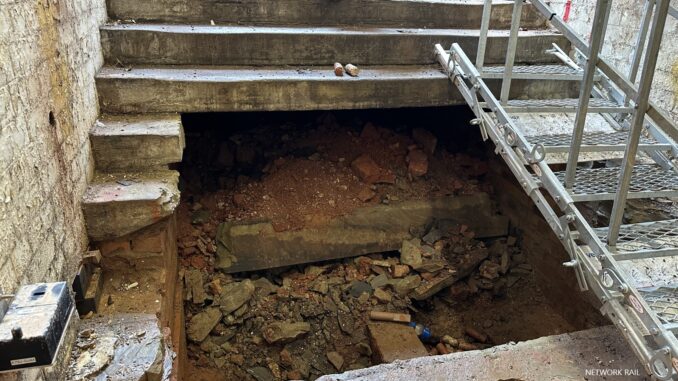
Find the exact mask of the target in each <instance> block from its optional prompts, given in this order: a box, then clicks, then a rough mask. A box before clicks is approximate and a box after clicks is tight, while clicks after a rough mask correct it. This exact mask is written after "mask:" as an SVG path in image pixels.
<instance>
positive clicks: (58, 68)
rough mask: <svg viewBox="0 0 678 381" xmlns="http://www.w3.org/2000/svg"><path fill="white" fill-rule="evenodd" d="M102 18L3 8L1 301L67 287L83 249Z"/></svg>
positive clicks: (47, 5) (102, 11)
mask: <svg viewBox="0 0 678 381" xmlns="http://www.w3.org/2000/svg"><path fill="white" fill-rule="evenodd" d="M105 19H106V8H105V1H104V0H0V293H11V292H13V291H14V290H15V289H16V288H17V286H18V285H20V284H28V283H34V282H41V281H55V280H70V279H72V277H73V275H74V273H75V270H76V266H77V264H78V263H79V261H80V258H81V256H82V254H83V253H84V252H85V251H86V250H87V234H86V230H85V226H84V222H83V217H82V212H81V210H80V199H81V197H82V194H83V191H84V189H85V186H86V184H87V179H88V176H89V175H90V174H91V172H92V164H91V163H92V160H91V154H90V149H89V140H88V131H89V129H90V127H91V126H92V125H93V123H94V121H95V119H96V117H97V114H98V106H97V97H96V89H95V84H94V74H95V72H96V71H97V70H98V68H99V67H100V66H101V64H102V61H103V58H102V55H101V49H100V43H99V31H98V27H99V25H101V23H103V22H104V21H105ZM47 378H51V377H48V375H47V373H44V372H42V371H27V372H23V373H21V374H9V375H0V380H6V379H12V380H13V379H17V380H23V379H26V380H33V379H47Z"/></svg>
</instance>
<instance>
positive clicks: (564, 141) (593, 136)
mask: <svg viewBox="0 0 678 381" xmlns="http://www.w3.org/2000/svg"><path fill="white" fill-rule="evenodd" d="M527 139H528V140H529V141H530V142H531V143H541V144H543V145H544V146H568V147H569V146H570V143H571V141H572V135H571V134H553V135H535V136H529V137H528V138H527ZM627 140H628V132H624V131H619V132H584V135H583V139H582V144H583V145H625V144H626V142H627ZM640 144H657V141H656V140H655V139H653V138H651V137H646V136H641V138H640Z"/></svg>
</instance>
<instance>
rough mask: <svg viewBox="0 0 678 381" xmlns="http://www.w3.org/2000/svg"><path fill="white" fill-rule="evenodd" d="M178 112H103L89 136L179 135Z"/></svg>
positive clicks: (179, 120) (179, 119)
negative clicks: (120, 113) (136, 113)
mask: <svg viewBox="0 0 678 381" xmlns="http://www.w3.org/2000/svg"><path fill="white" fill-rule="evenodd" d="M181 134H182V133H181V117H180V116H179V114H138V115H134V114H124V115H111V114H104V115H101V116H100V117H99V120H97V122H96V123H95V124H94V127H93V128H92V130H91V131H90V135H91V136H95V137H107V136H138V135H154V136H180V135H181Z"/></svg>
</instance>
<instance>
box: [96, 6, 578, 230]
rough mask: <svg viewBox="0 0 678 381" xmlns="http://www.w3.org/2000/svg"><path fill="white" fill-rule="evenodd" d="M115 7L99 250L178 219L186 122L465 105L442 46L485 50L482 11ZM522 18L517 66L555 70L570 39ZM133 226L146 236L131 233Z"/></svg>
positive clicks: (495, 44)
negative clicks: (437, 53)
mask: <svg viewBox="0 0 678 381" xmlns="http://www.w3.org/2000/svg"><path fill="white" fill-rule="evenodd" d="M107 3H108V13H109V17H110V23H109V24H107V25H105V26H103V27H102V28H101V41H102V46H103V52H104V58H105V66H104V67H103V68H102V69H101V71H100V72H99V73H98V74H97V77H96V81H97V88H98V92H99V99H100V104H101V110H102V112H103V113H104V115H103V116H102V118H101V121H100V123H98V124H97V126H95V127H94V128H93V130H92V132H91V143H92V149H93V153H94V157H95V162H96V168H97V171H98V172H99V174H98V175H97V176H95V180H94V183H93V184H92V186H91V187H90V189H89V190H88V192H87V194H86V196H85V203H84V211H85V217H86V219H87V223H88V226H89V229H90V237H91V238H92V239H93V240H102V239H111V238H115V237H117V236H120V235H122V234H128V233H129V232H130V230H131V229H140V228H143V227H144V225H146V224H150V223H153V221H157V220H158V219H161V218H163V217H165V216H166V215H168V214H171V213H172V212H173V209H174V206H176V203H177V201H178V192H177V191H176V175H175V174H170V173H169V172H167V169H166V167H167V164H169V163H173V162H177V161H180V160H181V151H182V149H183V144H184V143H183V134H182V128H181V123H180V121H179V117H178V116H177V115H176V113H179V112H218V111H271V110H317V109H353V108H376V107H380V108H392V107H419V106H442V105H451V104H465V102H464V100H463V99H462V97H461V95H460V94H459V93H458V92H457V91H456V90H455V89H454V88H453V87H451V86H449V83H448V82H447V77H446V76H445V75H444V74H443V73H442V72H441V71H440V69H439V67H438V65H436V62H435V57H434V54H433V46H434V44H435V43H442V44H444V45H449V44H451V43H452V42H458V43H460V44H461V45H462V46H464V48H465V49H467V50H468V51H474V50H475V46H476V44H477V40H478V35H479V32H478V29H479V26H480V19H481V14H482V8H483V7H482V2H481V1H474V2H469V1H468V0H449V1H440V0H435V1H434V0H430V1H423V0H403V1H401V0H397V1H396V0H371V1H367V0H279V1H269V0H248V1H245V2H241V1H225V0H156V1H146V2H139V1H133V0H109V1H108V2H107ZM496 3H497V5H496V6H495V7H493V11H492V28H493V29H492V30H491V31H490V34H489V36H490V37H489V40H488V48H487V52H488V54H487V57H486V63H487V64H490V65H491V64H501V63H502V62H503V61H504V55H505V51H506V45H507V41H508V30H507V28H508V27H509V26H510V19H511V11H512V3H510V2H506V1H497V2H496ZM523 13H524V14H523V19H524V20H526V21H525V24H524V25H526V26H527V27H528V30H525V31H522V32H520V39H519V42H518V52H519V54H518V57H517V63H531V64H536V63H540V64H548V63H551V62H555V57H552V56H549V55H546V54H543V52H544V50H545V49H548V48H550V47H551V45H552V43H558V44H560V45H561V46H564V47H566V46H567V43H566V40H565V38H563V36H561V35H559V34H557V33H554V32H552V31H550V30H547V29H546V28H545V24H546V23H545V20H543V19H541V18H539V17H538V16H537V14H536V12H535V11H534V10H533V9H532V8H531V7H525V8H524V12H523ZM552 59H553V60H552ZM334 62H342V63H344V64H347V63H353V64H356V65H358V66H359V67H360V69H361V72H360V75H359V76H358V77H349V76H343V77H336V76H335V75H334V72H333V70H332V69H333V68H332V65H333V63H334ZM493 85H494V86H497V88H498V86H499V81H495V82H494V84H493ZM512 93H513V96H514V97H516V98H517V97H524V96H529V97H530V98H531V99H535V98H552V97H557V98H564V97H574V96H576V95H577V84H576V83H575V82H564V81H555V80H541V81H527V80H521V79H516V80H514V82H513V86H512ZM159 179H160V180H159ZM130 181H131V183H130ZM163 184H164V185H163ZM127 213H131V217H133V223H131V224H128V225H127V226H119V224H122V223H123V221H124V218H123V216H124V215H126V214H127Z"/></svg>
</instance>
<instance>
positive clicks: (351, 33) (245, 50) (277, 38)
mask: <svg viewBox="0 0 678 381" xmlns="http://www.w3.org/2000/svg"><path fill="white" fill-rule="evenodd" d="M478 36H479V31H478V30H477V29H475V30H474V29H392V28H360V29H358V28H355V27H351V28H337V27H312V28H310V27H268V26H264V27H253V26H211V25H171V24H118V25H106V26H103V27H102V28H101V43H102V46H103V51H104V58H105V60H106V61H107V62H109V63H111V64H120V63H122V64H124V65H145V64H149V65H153V64H168V65H331V64H333V63H334V62H342V63H344V64H346V63H354V64H358V65H414V64H434V63H435V62H436V61H435V57H434V55H433V53H432V52H433V47H434V45H435V44H437V43H440V44H443V45H444V46H450V45H451V44H452V43H453V42H456V43H458V44H460V45H461V47H462V48H463V49H464V51H466V52H468V53H469V54H470V55H471V58H472V59H473V58H474V56H475V52H476V50H477V44H478ZM519 36H520V37H519V40H518V48H517V56H516V62H518V63H520V62H529V63H532V64H534V63H551V62H557V60H558V59H557V58H556V57H555V56H553V55H550V54H545V53H544V51H545V50H546V49H550V48H552V44H553V43H557V44H558V45H560V46H561V47H562V48H563V49H565V50H567V49H568V46H569V44H568V42H567V39H566V38H565V37H564V36H563V35H560V34H557V33H554V32H551V31H547V30H528V31H523V32H520V35H519ZM507 42H508V31H506V30H492V31H490V33H489V38H488V45H487V53H486V58H485V62H486V63H487V64H495V63H503V62H504V61H505V59H506V45H507Z"/></svg>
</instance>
